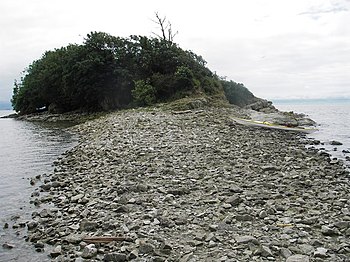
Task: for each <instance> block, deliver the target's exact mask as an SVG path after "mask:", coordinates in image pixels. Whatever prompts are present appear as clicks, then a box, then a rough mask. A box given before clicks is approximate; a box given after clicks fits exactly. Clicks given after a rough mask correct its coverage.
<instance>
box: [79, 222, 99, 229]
mask: <svg viewBox="0 0 350 262" xmlns="http://www.w3.org/2000/svg"><path fill="white" fill-rule="evenodd" d="M97 226H98V224H97V223H96V222H94V221H89V220H87V219H82V220H81V222H80V225H79V229H80V231H93V230H94V229H96V227H97Z"/></svg>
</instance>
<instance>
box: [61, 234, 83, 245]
mask: <svg viewBox="0 0 350 262" xmlns="http://www.w3.org/2000/svg"><path fill="white" fill-rule="evenodd" d="M65 239H66V241H67V242H68V243H71V244H78V243H80V242H81V240H82V236H81V235H77V234H70V235H68V236H66V238H65Z"/></svg>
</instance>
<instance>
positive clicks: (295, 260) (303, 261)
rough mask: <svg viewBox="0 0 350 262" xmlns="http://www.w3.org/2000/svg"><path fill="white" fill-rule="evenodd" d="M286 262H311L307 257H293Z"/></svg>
mask: <svg viewBox="0 0 350 262" xmlns="http://www.w3.org/2000/svg"><path fill="white" fill-rule="evenodd" d="M286 262H310V258H309V257H308V256H305V255H299V254H297V255H292V256H290V257H288V258H287V260H286Z"/></svg>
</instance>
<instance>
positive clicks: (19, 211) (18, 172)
mask: <svg viewBox="0 0 350 262" xmlns="http://www.w3.org/2000/svg"><path fill="white" fill-rule="evenodd" d="M10 113H12V112H11V111H0V116H4V115H9V114H10ZM65 127H66V126H62V125H57V124H48V123H46V124H45V123H33V122H28V121H18V120H15V119H0V261H47V260H48V257H47V255H44V254H41V253H38V252H36V251H35V250H34V248H33V246H32V245H31V244H30V243H26V242H25V241H24V239H25V237H26V234H27V231H26V229H25V227H24V228H21V227H20V226H19V225H20V224H22V223H25V222H26V221H28V220H30V219H31V213H32V212H33V211H35V210H36V207H34V205H31V204H30V203H29V201H30V198H31V197H30V196H31V194H32V192H33V191H34V189H35V188H36V187H37V186H38V185H34V186H32V185H31V184H30V179H31V178H33V177H35V176H38V175H43V174H45V173H49V172H51V171H52V169H53V167H52V163H53V161H54V160H55V159H56V158H57V157H58V156H59V155H60V154H62V153H63V152H64V151H66V150H67V149H69V148H71V147H73V146H74V144H75V143H76V137H75V136H73V135H72V134H70V133H69V132H67V131H65ZM6 223H7V224H8V228H4V226H5V224H6ZM22 225H25V224H22ZM18 226H19V227H18ZM13 227H14V228H13ZM5 243H8V244H10V245H13V246H14V247H13V248H12V249H8V248H4V247H3V245H4V244H5Z"/></svg>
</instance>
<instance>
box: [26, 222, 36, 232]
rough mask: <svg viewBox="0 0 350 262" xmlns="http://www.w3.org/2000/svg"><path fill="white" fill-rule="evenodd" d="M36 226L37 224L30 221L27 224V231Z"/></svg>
mask: <svg viewBox="0 0 350 262" xmlns="http://www.w3.org/2000/svg"><path fill="white" fill-rule="evenodd" d="M37 226H38V222H37V221H35V220H31V221H29V222H28V223H27V228H28V230H33V229H35V228H36V227H37Z"/></svg>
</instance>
